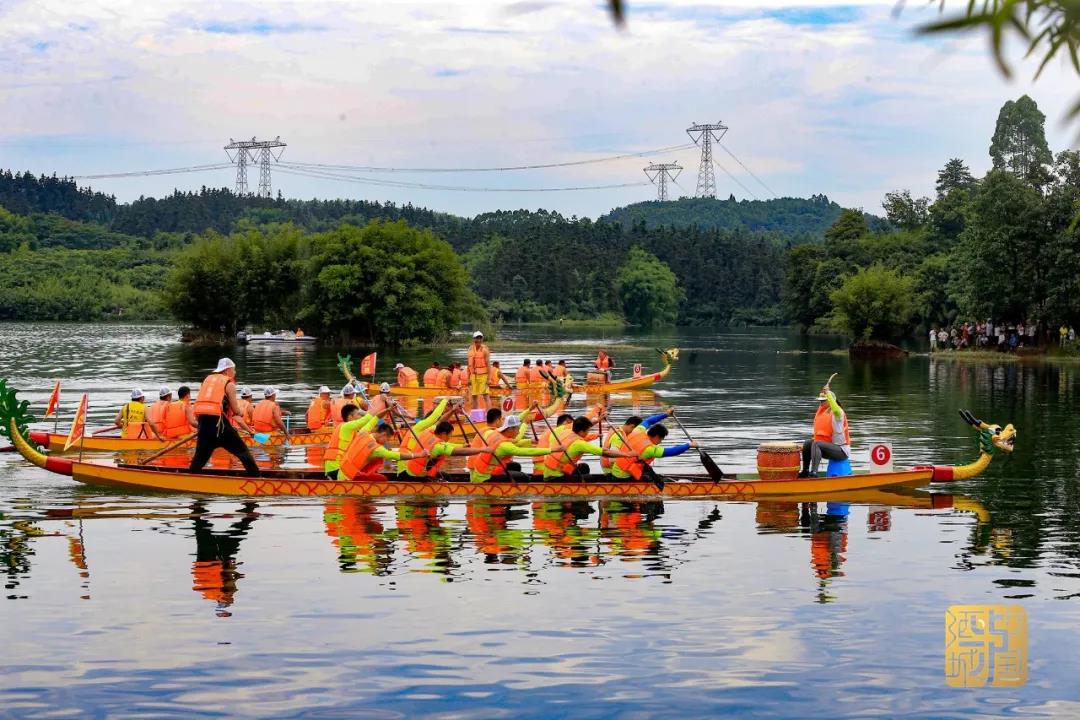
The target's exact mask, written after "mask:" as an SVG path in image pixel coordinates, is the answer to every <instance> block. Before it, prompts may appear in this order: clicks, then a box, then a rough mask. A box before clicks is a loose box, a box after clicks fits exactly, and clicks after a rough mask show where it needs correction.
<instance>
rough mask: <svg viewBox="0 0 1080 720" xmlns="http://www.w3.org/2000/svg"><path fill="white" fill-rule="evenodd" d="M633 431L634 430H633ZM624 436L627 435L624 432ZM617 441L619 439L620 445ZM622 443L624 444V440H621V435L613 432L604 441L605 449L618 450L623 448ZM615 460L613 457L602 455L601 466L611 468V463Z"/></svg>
mask: <svg viewBox="0 0 1080 720" xmlns="http://www.w3.org/2000/svg"><path fill="white" fill-rule="evenodd" d="M620 432H621V431H620ZM631 432H633V430H631ZM623 437H626V434H625V433H623ZM616 441H618V443H619V444H618V445H616V444H615V442H616ZM622 444H623V443H622V440H619V436H618V435H616V434H615V433H614V432H613V433H611V434H610V435H608V438H607V440H605V441H604V449H605V450H613V449H614V450H618V449H620V448H622ZM613 462H614V459H613V458H609V457H604V456H603V455H601V456H600V467H602V468H604V469H606V470H610V469H611V465H612V463H613Z"/></svg>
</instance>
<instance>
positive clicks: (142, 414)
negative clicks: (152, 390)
mask: <svg viewBox="0 0 1080 720" xmlns="http://www.w3.org/2000/svg"><path fill="white" fill-rule="evenodd" d="M113 427H117V428H120V436H121V437H124V438H128V439H135V440H145V439H149V438H150V437H151V436H153V437H156V438H157V439H158V440H161V435H160V434H159V433H158V431H157V428H155V427H154V426H153V424H152V423H150V422H148V421H147V419H146V395H144V394H143V391H142V390H140V389H139V388H135V389H134V390H132V391H131V400H129V401H127V402H126V403H124V404H123V405H122V406H121V407H120V412H118V413H116V418H115V419H114V420H113ZM109 429H110V430H111V429H112V428H109Z"/></svg>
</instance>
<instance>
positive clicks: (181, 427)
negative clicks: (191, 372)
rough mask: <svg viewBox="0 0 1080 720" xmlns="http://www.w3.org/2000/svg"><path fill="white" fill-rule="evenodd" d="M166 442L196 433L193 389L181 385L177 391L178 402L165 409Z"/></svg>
mask: <svg viewBox="0 0 1080 720" xmlns="http://www.w3.org/2000/svg"><path fill="white" fill-rule="evenodd" d="M164 425H165V430H164V432H163V433H162V434H163V435H164V436H165V439H166V440H174V439H176V438H181V437H184V436H185V435H190V434H192V433H193V432H195V413H194V412H193V411H192V409H191V388H189V387H188V386H187V385H181V386H180V388H179V389H178V390H177V391H176V402H171V403H169V406H168V407H167V408H165V420H164Z"/></svg>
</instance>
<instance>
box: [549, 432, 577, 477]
mask: <svg viewBox="0 0 1080 720" xmlns="http://www.w3.org/2000/svg"><path fill="white" fill-rule="evenodd" d="M574 434H575V433H574V428H573V426H571V425H561V426H559V427H557V428H555V439H556V440H558V442H557V443H556V445H565V444H567V443H566V441H567V440H568V439H569V438H570V436H571V435H574ZM546 447H552V445H551V438H550V437H549V438H548V445H547V446H546ZM544 467H546V468H547V469H548V470H557V471H558V472H561V473H562V474H563V475H572V474H573V472H574V469H575V468H576V467H577V459H576V458H575V457H574V456H572V455H571V454H570V451H569V450H565V451H563V452H559V453H548V454H547V455H545V456H544Z"/></svg>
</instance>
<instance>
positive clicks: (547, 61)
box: [0, 0, 1080, 217]
mask: <svg viewBox="0 0 1080 720" xmlns="http://www.w3.org/2000/svg"><path fill="white" fill-rule="evenodd" d="M894 6H895V3H894V2H891V1H889V2H874V1H872V0H871V1H867V2H854V3H853V2H851V1H850V0H847V1H841V2H828V1H827V0H815V1H810V2H801V1H795V2H788V3H783V2H769V1H766V2H747V1H745V0H728V1H727V2H722V1H718V0H692V1H689V2H661V1H659V0H650V1H648V2H645V1H643V2H631V3H630V5H629V7H630V14H629V17H628V20H629V25H628V28H627V29H626V30H624V31H619V30H616V29H614V28H613V27H612V24H611V22H610V20H609V18H608V17H607V15H606V13H605V12H604V10H603V6H602V3H597V2H590V1H588V0H584V1H583V0H550V1H547V0H535V1H526V2H520V1H518V2H503V1H501V0H440V1H438V2H435V1H434V0H432V1H431V2H409V1H407V0H406V1H401V2H392V3H358V2H326V1H318V2H316V1H315V0H311V1H304V0H299V1H282V0H268V1H265V2H258V3H255V2H243V1H237V2H227V3H218V4H207V3H197V2H189V1H188V0H155V2H153V3H136V2H134V1H133V0H112V1H109V2H104V1H102V0H84V1H83V2H80V3H79V4H78V5H74V4H72V3H70V2H68V1H67V0H33V1H32V2H30V1H23V2H19V1H16V2H10V1H9V2H6V3H4V4H0V41H2V42H3V46H4V47H5V48H8V49H9V52H7V53H5V56H4V57H2V58H0V116H2V117H3V118H4V122H3V123H0V167H12V168H16V169H28V170H32V171H34V172H43V173H53V172H56V173H58V174H68V175H85V174H96V173H112V172H118V171H128V170H148V169H158V168H172V167H188V166H193V165H206V164H212V163H220V162H225V161H227V158H226V156H225V152H224V150H223V149H222V148H223V146H224V145H225V144H227V143H228V141H229V138H230V137H236V138H248V137H252V136H259V137H274V136H279V135H280V136H281V137H282V139H283V140H285V141H286V142H287V143H288V147H287V148H286V150H285V153H284V154H283V156H282V159H283V160H285V161H292V162H304V163H329V164H348V165H376V166H390V167H398V168H415V167H426V168H430V167H444V168H445V167H451V168H460V167H491V166H506V165H521V164H538V163H539V164H544V163H554V162H564V161H577V160H584V159H591V158H600V157H607V156H610V155H615V154H621V153H632V152H636V151H641V150H646V149H652V148H660V147H669V146H677V145H680V144H683V143H686V142H687V137H686V134H685V129H686V128H687V127H688V126H689V125H690V124H691V123H692V122H695V121H696V122H715V121H717V120H720V121H723V122H724V123H725V124H726V125H728V126H729V128H730V130H729V132H728V134H727V136H726V137H725V140H724V142H725V144H726V146H727V147H728V148H729V149H730V150H731V151H732V152H734V153H735V154H736V155H737V156H738V157H739V158H740V159H741V160H742V161H743V162H744V163H745V164H746V165H747V166H748V167H749V168H750V169H751V170H752V171H753V172H754V173H755V174H756V175H758V176H759V177H761V178H762V179H763V180H764V181H765V183H766V184H767V185H768V186H769V187H770V188H772V189H773V190H775V191H776V192H778V193H780V194H781V195H794V196H808V195H810V194H814V193H825V194H827V195H829V196H830V197H832V198H834V199H836V200H837V201H839V202H841V203H843V204H845V205H849V206H856V207H864V208H865V209H867V210H868V211H871V212H880V199H881V197H882V196H883V195H884V193H885V192H887V191H890V190H894V189H899V188H909V189H911V190H912V191H913V192H915V193H916V194H930V193H931V192H932V189H933V180H934V174H935V172H936V171H937V169H938V168H940V167H941V166H942V165H943V164H944V163H945V161H946V160H948V159H949V158H950V157H954V156H955V157H961V158H963V159H965V160H966V161H967V162H968V163H969V164H970V165H971V166H972V167H973V169H975V170H976V171H977V172H981V171H984V170H985V168H986V167H987V166H988V164H989V159H988V156H987V147H988V145H989V138H990V135H991V133H992V132H993V125H994V119H995V117H996V114H997V109H998V108H999V107H1000V105H1001V104H1002V103H1003V102H1004V101H1005V100H1007V99H1010V98H1015V97H1018V96H1019V95H1021V94H1023V93H1025V92H1027V93H1029V94H1031V95H1032V97H1034V98H1035V100H1036V101H1037V102H1038V103H1039V105H1040V107H1041V108H1042V109H1043V112H1044V113H1046V115H1047V118H1048V120H1047V127H1048V135H1049V138H1050V143H1051V146H1052V147H1053V148H1054V149H1062V148H1064V147H1065V146H1066V145H1067V144H1068V143H1069V142H1071V141H1072V139H1073V138H1074V136H1075V128H1072V127H1069V126H1066V125H1063V124H1062V123H1061V122H1060V119H1061V118H1062V117H1063V115H1064V112H1065V109H1066V108H1067V107H1068V106H1069V105H1070V104H1071V102H1072V101H1073V99H1074V98H1073V96H1074V95H1075V94H1076V93H1077V92H1078V91H1080V87H1078V85H1080V83H1077V82H1076V78H1075V76H1074V75H1072V74H1070V72H1069V71H1068V70H1067V69H1066V68H1064V67H1063V66H1058V65H1053V66H1051V67H1050V68H1048V70H1047V71H1046V73H1044V76H1043V78H1042V79H1041V80H1040V81H1039V82H1038V83H1037V84H1035V85H1031V84H1030V82H1028V81H1027V78H1029V77H1030V75H1031V73H1032V71H1033V69H1034V68H1033V67H1031V66H1030V65H1028V66H1024V65H1021V66H1020V68H1019V72H1018V73H1017V79H1016V80H1015V81H1014V82H1011V83H1010V82H1006V81H1004V80H1003V79H1002V78H1000V77H999V76H998V75H997V74H996V72H995V70H994V68H993V66H992V64H991V62H990V59H989V56H988V53H987V51H986V46H985V41H984V40H983V39H982V38H979V37H972V38H960V39H950V40H949V41H946V42H941V41H928V40H926V39H918V38H915V37H914V35H913V33H912V28H913V27H914V26H916V25H917V24H918V23H919V22H922V21H925V20H926V19H929V18H933V17H936V12H937V11H936V6H934V7H930V6H923V5H916V6H914V7H912V4H911V3H909V4H908V6H907V7H906V9H905V10H904V12H902V13H901V14H900V16H899V17H895V16H894V12H893V11H894ZM716 157H717V159H718V160H719V161H720V162H721V163H722V164H723V165H724V167H726V168H727V170H729V171H730V172H731V173H732V175H734V176H735V177H736V178H737V179H738V181H739V182H741V183H742V186H745V188H747V189H748V190H749V192H748V191H747V190H746V189H744V188H743V187H742V186H740V185H739V184H738V183H736V182H735V181H733V180H732V179H730V178H729V177H728V175H726V174H725V173H724V172H722V171H720V170H717V173H716V176H717V185H718V188H719V194H720V195H722V196H724V197H726V196H727V195H729V194H734V195H735V196H736V197H738V198H744V197H745V198H748V199H753V198H754V197H755V196H756V197H757V198H761V199H764V198H767V197H770V196H771V193H770V192H768V191H767V190H765V189H764V188H763V187H762V186H761V185H759V184H758V183H757V182H756V181H755V180H753V178H751V177H750V176H749V175H748V174H747V173H746V172H745V171H744V170H743V169H742V168H741V167H739V166H738V165H737V164H736V163H735V162H734V161H732V160H731V159H730V157H729V156H728V155H727V154H726V153H723V152H718V153H717V156H716ZM653 161H655V162H671V161H676V162H679V163H681V164H682V165H683V166H684V167H685V168H686V169H685V171H684V172H683V174H682V176H681V177H680V178H679V181H678V184H677V185H676V186H674V187H672V188H671V193H672V195H675V196H677V195H681V194H690V193H692V192H693V189H694V185H695V176H696V173H697V168H698V157H697V155H696V153H695V151H694V149H692V148H689V149H682V150H673V151H670V152H668V153H664V154H661V155H656V156H650V157H647V158H629V159H624V160H619V161H614V162H604V163H595V164H587V165H573V166H568V167H562V168H551V169H544V170H537V171H530V172H512V173H511V172H506V173H436V174H432V173H426V174H420V173H394V174H392V175H358V176H357V178H358V179H359V180H376V181H378V182H376V183H366V182H347V181H343V180H340V179H331V178H315V177H310V176H304V175H297V174H288V173H286V172H277V173H275V175H274V185H275V189H280V190H281V191H282V192H283V193H284V194H285V195H287V196H290V197H356V198H360V197H362V198H368V199H375V200H393V201H396V202H409V201H411V202H413V203H415V204H419V205H426V206H429V207H433V208H436V209H440V210H446V211H451V212H456V213H461V214H475V213H478V212H484V211H489V210H495V209H499V208H519V207H528V208H537V207H544V208H549V209H556V210H559V211H562V212H564V213H566V214H571V215H572V214H576V215H586V216H590V217H595V216H597V215H599V214H602V213H604V212H606V211H607V210H609V209H610V208H612V207H615V206H619V205H624V204H626V203H629V202H635V201H638V200H645V199H649V198H651V197H653V196H654V191H653V189H652V188H651V187H650V186H632V187H620V188H610V189H605V190H591V191H574V192H557V193H556V192H553V193H526V192H460V191H453V190H447V189H440V188H445V187H483V188H491V189H497V190H508V189H513V188H528V187H532V188H537V187H546V188H550V187H580V186H591V185H604V186H609V185H621V184H626V183H640V182H647V180H646V178H645V175H644V173H643V172H642V168H643V167H644V166H645V165H646V164H648V163H649V162H653ZM282 170H285V168H282ZM386 181H389V182H391V183H402V182H404V183H421V184H427V185H434V186H438V188H406V187H401V186H399V185H394V184H389V185H387V184H380V183H382V182H386ZM232 182H233V174H232V172H231V171H230V170H229V169H227V168H226V169H220V170H212V171H206V172H201V173H192V174H184V175H169V176H158V177H140V178H127V179H108V180H95V181H92V184H93V186H94V187H95V188H97V189H100V190H103V191H106V192H110V193H114V194H116V195H117V196H118V197H119V198H121V199H123V200H130V199H133V198H136V197H138V196H140V195H161V194H165V193H168V192H171V190H172V189H173V188H174V187H180V188H183V189H194V188H198V187H200V186H202V185H214V186H221V185H226V186H231V184H232Z"/></svg>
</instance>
